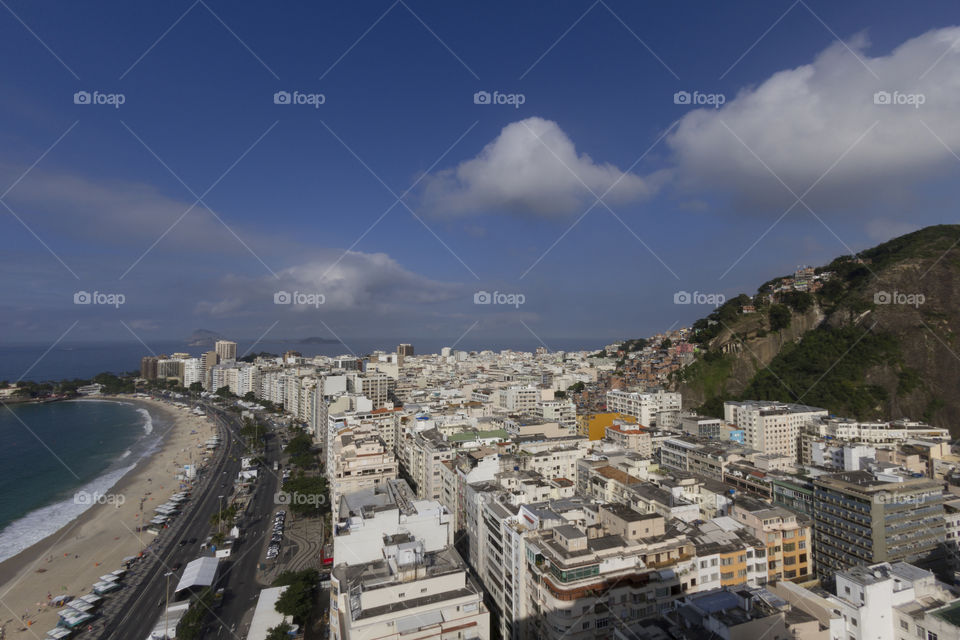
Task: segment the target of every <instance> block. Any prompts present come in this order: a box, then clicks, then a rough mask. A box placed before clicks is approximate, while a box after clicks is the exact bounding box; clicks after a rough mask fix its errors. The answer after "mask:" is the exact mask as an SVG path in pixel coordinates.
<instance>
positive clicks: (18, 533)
mask: <svg viewBox="0 0 960 640" xmlns="http://www.w3.org/2000/svg"><path fill="white" fill-rule="evenodd" d="M166 426H167V425H165V424H164V423H163V421H162V420H161V419H160V418H159V417H157V416H153V415H151V414H150V413H148V412H147V411H146V409H142V408H139V407H137V406H135V405H134V404H132V403H129V402H115V401H108V400H77V401H66V402H53V403H48V404H29V405H13V406H11V407H10V409H9V410H8V409H6V408H3V407H0V442H3V443H4V446H3V447H0V469H2V470H3V472H2V474H0V561H2V560H6V559H7V558H10V557H12V556H14V555H16V554H17V553H19V552H20V551H22V550H24V549H26V548H27V547H29V546H31V545H32V544H34V543H36V542H39V541H40V540H42V539H43V538H45V537H47V536H48V535H50V534H52V533H54V532H55V531H57V530H58V529H60V528H61V527H63V526H64V525H66V524H67V523H68V522H70V521H72V520H74V519H75V518H76V517H78V516H79V515H80V514H81V513H83V512H84V511H85V510H86V509H87V508H89V506H90V505H89V504H85V503H84V501H83V500H82V499H81V500H75V496H76V495H78V494H81V495H93V494H99V495H103V494H109V489H110V487H111V486H113V485H114V484H115V483H116V482H117V480H119V479H120V478H121V477H122V476H123V475H124V474H125V473H127V472H128V471H129V470H130V469H132V468H133V467H134V465H135V463H136V462H137V461H138V460H139V459H140V458H141V457H143V456H146V455H149V454H150V453H153V452H154V451H155V450H156V448H157V445H159V443H160V441H161V440H162V434H163V433H164V431H165V430H166Z"/></svg>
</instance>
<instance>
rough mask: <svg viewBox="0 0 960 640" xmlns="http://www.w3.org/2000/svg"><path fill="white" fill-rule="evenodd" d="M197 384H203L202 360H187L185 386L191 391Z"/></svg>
mask: <svg viewBox="0 0 960 640" xmlns="http://www.w3.org/2000/svg"><path fill="white" fill-rule="evenodd" d="M195 382H199V383H201V384H203V363H202V362H200V358H187V359H186V360H184V361H183V386H184V387H186V388H187V389H189V388H190V385H192V384H193V383H195Z"/></svg>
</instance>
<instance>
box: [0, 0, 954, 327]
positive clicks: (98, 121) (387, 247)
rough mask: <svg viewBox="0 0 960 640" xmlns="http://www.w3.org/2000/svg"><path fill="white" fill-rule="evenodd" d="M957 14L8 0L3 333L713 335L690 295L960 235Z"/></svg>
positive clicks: (690, 6) (0, 24) (2, 35)
mask: <svg viewBox="0 0 960 640" xmlns="http://www.w3.org/2000/svg"><path fill="white" fill-rule="evenodd" d="M956 22H957V16H956V12H955V10H952V8H951V6H950V5H949V4H948V3H942V2H936V3H914V4H911V6H909V7H906V6H905V5H904V4H903V3H902V2H848V3H828V2H815V1H806V2H799V1H798V2H793V3H791V2H743V3H740V4H738V5H737V6H736V7H731V6H729V5H722V4H717V3H711V2H699V3H672V4H669V5H665V3H656V4H652V3H632V2H618V1H616V0H604V2H596V3H591V2H582V3H581V2H565V3H552V4H551V5H550V10H549V11H545V10H544V7H543V5H542V3H506V2H490V3H471V4H469V5H463V4H460V3H445V2H418V1H409V0H408V1H406V2H396V3H391V2H389V1H388V2H364V3H307V2H291V3H285V4H284V5H283V7H282V8H278V7H276V6H272V5H268V4H254V3H245V4H243V5H238V4H236V3H226V2H218V1H216V0H204V2H196V3H191V2H190V1H187V2H182V3H181V2H174V3H154V4H151V5H142V4H137V5H130V4H129V3H120V2H115V3H112V2H104V3H98V4H97V5H96V6H94V7H92V6H90V5H81V4H64V5H52V4H46V3H30V2H24V1H22V0H12V1H11V0H7V4H5V5H4V7H2V8H0V55H2V56H3V59H4V60H6V61H8V64H5V65H3V68H2V69H0V74H2V84H0V86H2V87H3V90H2V92H0V140H2V144H0V194H3V196H2V198H0V199H2V202H3V203H4V204H5V205H6V206H5V207H0V230H2V233H0V247H2V253H0V265H2V269H3V273H4V275H5V277H4V278H3V281H2V283H0V291H2V294H3V295H2V300H0V330H2V331H3V336H4V341H6V342H24V341H26V342H40V343H43V342H45V341H53V340H56V339H58V338H59V337H61V336H63V335H64V333H65V332H67V334H68V339H69V340H77V341H82V340H90V341H94V340H96V341H100V340H105V339H123V340H132V339H135V338H138V339H141V340H143V341H144V342H146V343H149V342H150V341H152V340H160V339H165V338H178V337H184V336H187V335H189V334H190V333H191V332H192V331H193V330H194V329H196V328H204V329H210V330H214V331H217V332H219V333H222V334H224V335H232V336H236V337H246V338H253V337H256V336H260V335H262V334H264V333H265V332H267V333H268V335H269V337H270V338H284V337H290V338H293V337H301V336H308V335H323V336H331V335H333V334H336V335H339V336H342V337H344V338H345V340H346V341H347V342H349V339H348V338H349V337H351V336H363V337H371V336H378V335H385V336H390V337H391V338H392V337H398V338H399V337H404V336H409V337H410V338H412V339H413V338H416V337H418V336H431V337H437V336H449V340H450V342H451V343H452V342H454V341H456V340H457V339H458V337H460V336H462V335H463V334H464V332H468V333H469V334H470V336H471V337H470V342H471V343H476V342H482V341H484V340H489V341H490V342H491V343H495V342H496V341H497V340H503V339H518V338H530V339H531V340H532V341H534V342H538V341H543V342H544V343H546V344H548V345H549V343H550V340H551V338H554V339H556V338H560V337H563V338H583V339H584V341H585V343H595V342H596V341H598V340H600V341H603V340H607V339H610V340H612V339H615V338H622V337H633V336H639V335H649V334H651V333H654V332H656V331H659V330H662V329H666V328H669V327H674V326H682V325H685V324H689V323H690V322H692V321H693V320H695V319H696V318H698V317H701V316H703V315H705V314H706V313H707V312H709V309H710V308H709V307H706V306H700V305H677V304H674V294H675V293H676V292H678V291H690V292H693V291H699V292H706V293H719V294H723V295H726V296H728V297H729V296H732V295H736V294H737V293H739V292H741V291H745V292H753V291H754V290H755V289H756V287H757V285H759V284H760V283H762V282H764V281H766V280H768V279H769V278H770V277H773V276H775V275H779V274H783V273H787V272H789V271H792V269H793V268H794V267H795V266H797V265H798V264H821V263H824V262H827V261H829V260H830V259H832V258H833V257H835V256H837V255H841V254H844V253H849V252H851V251H857V250H860V249H863V248H866V247H869V246H872V245H874V244H877V243H879V242H881V241H884V240H887V239H889V238H890V237H893V236H895V235H899V234H901V233H904V232H907V231H910V230H912V229H915V228H918V227H920V226H925V225H928V224H937V223H949V222H954V221H955V219H956V216H955V215H953V211H954V205H953V203H954V201H955V200H956V195H957V194H956V187H955V186H954V185H955V184H956V180H955V176H956V173H957V171H960V159H958V158H957V157H956V156H955V154H958V153H960V124H958V123H957V121H956V118H955V113H956V106H957V103H958V100H960V72H958V68H960V67H958V62H960V46H955V45H956V43H957V39H958V38H960V29H958V28H957V27H955V26H954V25H955V24H956ZM77 92H86V93H88V94H90V95H91V96H92V100H91V101H96V100H97V98H98V97H99V99H100V100H103V101H105V102H106V104H82V102H83V100H84V99H85V98H84V96H85V95H86V94H83V93H81V94H80V97H79V98H78V99H79V100H80V101H81V104H76V103H75V94H77ZM277 92H287V93H289V94H291V95H292V96H298V95H299V96H301V99H302V100H304V101H306V102H311V101H313V102H318V101H319V100H320V99H318V98H315V97H314V98H309V97H304V96H316V95H322V101H323V103H322V104H319V105H312V104H282V103H281V104H276V103H275V94H277ZM295 92H296V93H295ZM478 92H488V93H489V94H491V95H494V92H497V94H500V95H502V96H514V97H512V98H502V99H503V100H506V101H507V102H521V101H522V104H520V105H514V104H483V103H482V102H483V97H484V96H483V94H480V98H479V99H480V102H481V104H477V103H476V102H475V98H476V94H477V93H478ZM678 92H687V93H689V94H690V95H691V96H693V98H692V100H691V101H695V100H697V99H700V100H702V101H704V104H702V105H699V106H698V105H695V104H683V103H682V102H683V100H682V98H681V100H680V101H681V104H677V103H676V100H675V97H676V94H677V93H678ZM877 92H886V93H887V94H889V95H891V96H893V98H892V101H893V102H894V104H883V103H882V100H881V103H880V104H877V103H876V100H875V94H876V93H877ZM283 95H284V94H281V96H283ZM680 95H685V94H680ZM117 96H119V98H118V97H117ZM717 96H720V97H719V98H718V97H717ZM917 96H920V98H919V99H918V98H917ZM118 100H122V104H120V105H119V106H114V105H113V104H110V103H111V102H116V101H118ZM898 100H900V101H901V102H900V103H899V104H898V103H897V101H898ZM282 101H283V100H282V98H281V102H282ZM918 101H920V102H922V104H917V102H918ZM717 102H722V104H720V105H719V107H718V108H715V105H716V103H717ZM4 192H6V193H4ZM597 197H600V199H599V200H598V199H597ZM191 207H192V208H191ZM81 291H85V292H89V293H93V292H98V293H101V294H120V295H122V296H123V298H122V300H123V302H122V304H120V305H117V304H97V303H98V302H106V301H107V300H108V299H107V298H104V297H103V296H101V297H100V298H98V299H94V300H93V304H75V303H74V295H75V294H76V293H77V292H81ZM284 291H285V292H288V293H291V294H293V293H294V292H297V293H300V294H304V295H301V296H300V297H298V298H297V299H294V300H293V303H292V304H275V301H274V295H275V294H277V293H278V292H284ZM481 291H486V292H490V293H493V292H499V293H505V294H519V297H518V296H516V295H515V296H514V297H512V298H509V299H508V298H504V297H502V296H501V297H499V298H494V299H493V301H492V303H491V304H475V294H476V293H477V292H481ZM311 295H312V296H313V297H312V298H311V297H309V296H311ZM305 296H307V297H305ZM318 299H320V300H322V304H298V302H304V301H313V302H315V301H316V300H318ZM482 299H483V298H482V297H481V300H482ZM109 300H112V301H114V302H116V300H117V298H116V297H114V298H111V299H109ZM280 300H281V301H283V297H282V296H281V298H280ZM518 300H519V301H521V304H517V301H518ZM500 301H504V302H506V301H509V302H510V304H498V302H500Z"/></svg>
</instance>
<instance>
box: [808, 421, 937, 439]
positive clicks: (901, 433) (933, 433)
mask: <svg viewBox="0 0 960 640" xmlns="http://www.w3.org/2000/svg"><path fill="white" fill-rule="evenodd" d="M807 431H808V432H810V433H815V434H816V435H818V436H820V437H821V438H823V437H826V436H829V437H831V438H833V439H835V440H850V441H854V442H863V443H866V444H895V443H898V442H906V441H907V440H910V439H914V438H938V439H939V438H943V439H949V438H950V431H949V430H948V429H942V428H940V427H932V426H930V425H928V424H926V423H924V422H914V421H911V420H894V421H891V422H857V421H856V420H851V419H847V418H830V419H823V420H817V421H815V422H812V423H811V424H810V425H808V427H807Z"/></svg>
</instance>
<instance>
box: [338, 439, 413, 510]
mask: <svg viewBox="0 0 960 640" xmlns="http://www.w3.org/2000/svg"><path fill="white" fill-rule="evenodd" d="M330 448H331V460H332V463H333V464H332V465H330V466H328V467H327V476H328V478H329V480H330V483H329V485H330V503H331V504H338V503H339V500H340V496H342V495H344V494H347V493H354V492H356V491H361V490H363V489H373V488H375V487H376V486H378V485H380V484H383V483H384V482H386V481H387V480H392V479H394V478H396V477H397V460H396V458H395V457H394V455H393V452H392V451H388V450H387V447H386V445H384V443H383V439H382V438H381V437H380V434H379V433H378V432H377V430H376V429H375V428H374V427H372V426H369V425H358V426H354V427H347V428H345V429H342V430H341V431H339V432H338V433H337V435H336V437H335V438H334V439H333V445H332V446H331V447H330Z"/></svg>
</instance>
